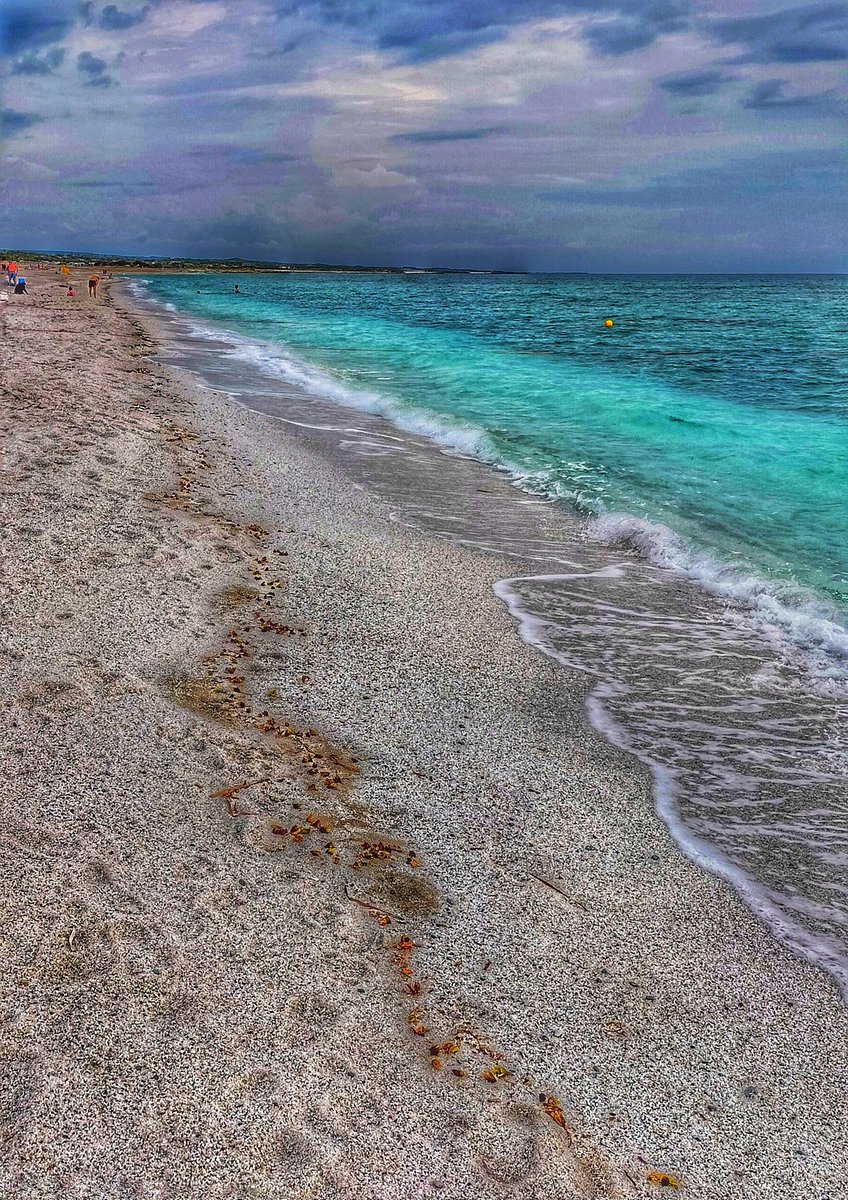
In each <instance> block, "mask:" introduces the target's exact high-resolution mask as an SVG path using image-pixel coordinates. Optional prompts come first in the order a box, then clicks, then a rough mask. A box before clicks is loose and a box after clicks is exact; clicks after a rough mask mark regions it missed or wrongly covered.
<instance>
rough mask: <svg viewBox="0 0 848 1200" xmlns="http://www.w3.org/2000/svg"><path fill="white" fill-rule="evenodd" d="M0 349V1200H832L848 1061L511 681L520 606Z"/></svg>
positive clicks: (623, 797)
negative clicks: (0, 568)
mask: <svg viewBox="0 0 848 1200" xmlns="http://www.w3.org/2000/svg"><path fill="white" fill-rule="evenodd" d="M26 275H27V283H28V286H29V289H30V295H29V296H14V297H12V296H10V297H9V301H8V302H7V303H4V304H3V305H2V306H0V326H2V344H1V345H0V353H2V386H3V404H2V423H3V434H4V459H5V462H4V472H3V480H2V491H0V497H1V498H2V524H3V529H4V560H5V561H4V580H3V645H2V652H3V657H2V663H3V672H4V681H3V690H4V700H3V708H2V711H3V725H4V728H3V733H2V755H3V775H4V780H5V786H4V788H3V800H2V803H3V821H2V833H0V849H2V882H0V937H1V938H2V942H1V943H0V945H2V953H1V954H0V1004H1V1005H2V1010H1V1011H2V1022H1V1023H0V1166H2V1170H0V1197H2V1200H29V1198H30V1197H32V1198H33V1200H34V1198H39V1200H41V1198H51V1200H54V1198H55V1200H60V1198H61V1200H83V1198H85V1200H107V1198H108V1200H130V1198H133V1200H135V1198H139V1200H142V1198H143V1200H178V1198H179V1200H201V1198H203V1200H307V1198H308V1200H330V1198H332V1197H362V1198H371V1197H373V1198H374V1200H395V1198H398V1200H400V1198H401V1197H403V1198H414V1200H419V1198H421V1200H423V1198H425V1197H440V1198H443V1200H477V1198H482V1197H501V1196H510V1197H517V1198H520V1200H571V1198H572V1197H574V1198H578V1197H581V1198H582V1197H607V1196H608V1197H625V1198H626V1197H638V1196H658V1195H672V1194H679V1195H681V1196H691V1197H698V1198H704V1200H707V1198H708V1200H729V1198H731V1197H746V1198H752V1197H755V1198H763V1200H781V1198H786V1200H788V1198H789V1197H797V1196H804V1197H805V1198H808V1200H819V1198H820V1200H825V1198H828V1200H838V1198H839V1197H848V1179H846V1173H845V1169H844V1138H845V1132H846V1129H848V1099H846V1096H848V1089H846V1083H848V1020H846V1008H845V1005H844V1002H843V1000H842V999H841V998H840V996H839V994H838V992H837V990H836V987H835V985H834V983H833V981H832V980H831V979H830V978H829V977H828V976H827V975H825V974H824V972H822V971H820V970H818V969H816V968H815V967H813V966H811V965H810V964H808V963H806V962H803V961H801V960H799V959H796V958H794V957H793V956H791V955H790V954H789V953H788V952H787V951H786V950H784V949H783V948H781V947H780V946H779V945H778V944H777V943H776V942H775V940H774V939H773V938H772V937H771V935H770V934H769V932H768V930H767V929H766V928H765V926H763V925H762V924H761V923H760V922H759V921H758V920H757V919H756V918H755V917H753V916H752V915H751V914H750V913H749V912H748V910H747V909H746V908H745V907H744V905H743V904H742V903H741V901H740V900H739V899H738V898H737V896H736V895H735V894H734V893H733V891H732V890H731V889H730V888H729V886H727V885H726V884H725V883H724V882H722V881H720V880H719V879H717V878H715V877H713V876H711V875H709V874H707V873H705V872H704V871H703V870H701V869H700V868H699V867H697V866H696V865H694V864H692V863H690V862H689V861H688V860H687V859H686V858H685V857H684V856H683V855H682V854H681V853H680V852H679V850H678V849H677V848H676V847H675V845H674V844H673V842H672V840H671V837H670V836H669V834H668V832H667V830H666V828H665V827H664V825H663V824H662V822H661V821H660V820H659V818H658V817H657V815H656V813H655V810H654V806H653V802H652V797H651V786H650V779H649V777H648V774H647V772H646V771H645V770H644V769H643V768H642V767H641V766H640V765H639V764H638V763H637V762H636V761H635V760H634V759H632V758H630V757H629V756H627V755H625V754H623V753H621V752H620V751H618V750H616V749H615V748H614V747H612V746H610V745H609V744H608V743H607V742H605V741H604V740H603V739H602V738H600V736H599V735H597V734H596V733H595V732H594V731H593V730H592V729H591V728H590V727H589V725H588V723H587V721H586V718H585V713H584V702H585V696H586V690H587V682H586V680H585V678H584V677H582V676H580V675H578V674H577V673H569V672H567V671H564V670H562V669H560V668H558V667H557V666H555V665H554V664H553V663H552V662H551V661H549V660H547V659H545V658H544V657H543V656H541V655H540V654H538V653H537V652H535V651H534V650H533V649H532V648H530V647H529V646H527V645H525V644H524V643H523V642H522V641H521V640H520V638H519V636H518V634H517V632H516V630H515V626H514V624H513V622H512V620H511V619H510V617H509V614H508V612H507V610H506V608H505V607H504V605H503V604H502V603H501V602H500V601H499V600H498V599H497V597H496V595H495V594H494V592H493V585H494V584H495V583H496V582H497V581H498V580H499V579H502V578H504V577H507V576H509V575H511V574H513V573H514V565H513V564H511V563H510V562H508V561H506V560H501V559H499V558H498V557H497V556H495V555H489V554H484V553H482V552H476V551H474V550H471V549H467V548H463V547H460V546H456V545H451V544H450V543H448V542H446V541H444V540H439V539H437V538H434V537H428V536H426V535H424V534H421V533H418V532H416V531H414V530H410V529H407V528H404V527H403V526H402V525H399V524H398V523H397V522H393V521H392V520H390V513H389V511H388V509H387V506H386V505H385V504H384V503H383V502H381V501H380V500H379V499H378V498H377V497H374V496H372V495H370V494H369V493H368V492H367V491H365V490H363V489H362V488H361V487H357V486H354V484H353V483H352V482H351V480H349V479H348V478H346V476H345V475H344V474H343V473H342V472H341V471H340V470H339V469H338V468H337V467H334V466H332V465H331V464H329V463H328V462H326V461H324V460H323V459H322V458H321V457H320V456H319V455H318V454H316V452H315V451H314V449H312V448H309V447H308V446H307V445H305V444H304V443H302V442H300V441H298V440H297V439H296V438H295V437H294V436H292V434H291V433H290V432H287V431H285V430H283V428H282V427H281V426H280V424H279V423H278V422H275V421H273V420H272V419H271V418H267V417H263V416H260V415H258V414H256V413H252V412H249V411H248V410H246V409H244V408H242V407H239V406H238V405H236V404H235V403H234V402H233V401H232V400H230V399H227V398H226V397H224V396H221V395H216V394H215V393H213V392H211V391H208V390H203V389H201V388H199V387H192V386H191V384H190V381H188V380H187V379H186V378H184V377H180V378H176V377H175V376H174V375H173V374H169V372H168V371H167V370H166V368H165V366H164V365H163V364H162V363H161V362H160V361H158V360H157V357H156V355H157V349H158V346H157V341H156V331H155V329H154V328H153V327H152V326H151V325H150V324H149V322H148V323H146V322H145V321H144V320H143V318H142V317H141V316H140V315H139V314H138V313H137V312H135V311H134V310H133V309H132V307H131V304H130V300H129V297H128V295H127V293H126V292H125V291H124V290H122V287H121V284H120V282H119V281H117V280H113V281H106V283H105V284H104V285H103V292H102V295H101V296H99V297H98V298H97V300H96V301H91V300H89V299H88V298H87V297H86V296H84V295H83V291H84V287H83V286H82V285H83V284H84V282H85V280H84V279H83V278H82V277H80V279H79V280H78V286H77V297H76V298H75V299H73V300H72V299H69V298H67V297H66V296H65V282H64V281H63V279H62V278H61V277H60V276H59V275H58V274H57V273H56V272H55V271H52V270H45V271H44V272H37V271H31V270H27V272H26Z"/></svg>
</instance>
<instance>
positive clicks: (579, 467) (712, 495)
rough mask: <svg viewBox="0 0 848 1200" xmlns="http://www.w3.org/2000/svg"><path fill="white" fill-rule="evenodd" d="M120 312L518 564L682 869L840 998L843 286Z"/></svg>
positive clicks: (436, 289)
mask: <svg viewBox="0 0 848 1200" xmlns="http://www.w3.org/2000/svg"><path fill="white" fill-rule="evenodd" d="M236 281H237V282H238V284H239V287H240V288H241V294H239V295H236V294H234V291H233V286H234V282H236ZM132 286H133V290H134V291H135V292H136V294H140V295H142V296H146V297H147V299H148V300H152V301H153V302H154V305H155V304H156V303H157V302H158V304H159V305H162V304H164V305H166V306H168V307H169V308H171V309H172V310H173V313H172V315H170V316H169V315H168V314H167V313H165V314H164V320H163V329H164V330H165V340H166V345H167V346H168V347H169V349H168V351H167V353H168V354H169V356H170V357H171V360H172V361H176V362H177V363H178V364H180V365H183V366H184V367H186V368H187V369H189V370H192V371H195V372H196V373H197V374H198V375H199V376H200V378H201V379H203V380H205V381H206V382H207V383H209V384H210V385H211V386H213V387H216V388H221V389H223V390H224V391H226V392H228V393H230V394H231V395H233V396H234V397H235V398H236V399H238V400H239V401H240V402H242V403H244V404H246V405H247V406H248V407H256V408H257V409H258V410H259V411H261V412H265V413H268V414H270V415H272V416H274V417H276V418H277V419H279V420H281V421H283V422H287V423H288V425H287V427H288V428H290V429H295V428H298V427H299V428H300V429H301V432H302V434H303V435H304V436H306V431H310V430H311V431H312V433H311V435H310V436H312V437H317V436H319V432H320V437H323V438H324V439H325V441H324V442H323V443H322V446H323V447H324V449H325V450H327V451H328V452H329V454H330V458H331V460H332V461H336V462H341V463H342V464H343V465H344V467H345V468H346V469H347V470H350V471H352V473H353V478H354V479H360V480H362V481H363V482H364V483H365V484H366V486H369V487H371V488H373V489H374V490H375V491H376V492H377V494H379V495H382V496H384V497H385V498H388V499H389V500H390V502H392V503H393V505H395V509H394V511H395V512H396V514H397V515H398V516H399V518H400V519H403V520H406V521H408V522H409V523H412V524H420V525H423V526H424V527H425V528H427V529H428V530H430V531H435V532H437V533H438V534H439V535H441V536H448V537H451V538H456V539H459V540H461V541H465V542H470V543H471V544H473V545H477V546H483V547H486V548H491V549H494V550H496V551H498V552H504V551H505V552H506V553H508V554H509V555H510V559H511V561H513V562H514V563H515V565H516V574H515V576H514V577H512V578H509V579H504V580H502V581H500V582H499V583H498V585H497V586H496V591H497V593H498V595H499V596H500V597H501V598H502V599H503V601H504V602H505V603H506V604H507V605H508V607H509V610H510V612H511V613H512V614H513V616H514V617H515V620H516V622H517V623H518V625H519V628H520V630H521V633H522V635H523V636H524V637H525V638H526V640H528V641H530V642H531V643H532V644H534V645H535V646H537V647H538V648H539V649H540V650H542V651H543V652H545V653H547V654H549V655H550V656H551V657H553V658H554V659H556V660H557V661H559V662H561V663H563V664H564V665H566V666H569V667H576V668H578V669H579V670H580V671H581V672H583V673H584V674H585V676H586V677H587V678H588V679H589V680H590V681H591V682H590V685H589V694H588V699H587V710H588V714H589V717H590V719H591V721H592V723H593V724H594V725H595V727H596V728H597V729H599V730H600V731H601V732H603V733H604V735H605V736H606V737H607V738H608V739H609V740H610V741H612V742H614V743H616V744H618V745H620V746H622V747H623V748H626V749H627V750H629V751H630V752H631V753H633V754H635V755H636V756H637V757H639V758H640V759H641V760H642V762H643V763H644V764H645V765H646V766H647V767H648V768H649V769H650V771H651V773H652V775H653V779H654V798H655V802H656V806H657V810H658V812H659V813H660V815H661V816H662V817H663V819H664V820H665V822H666V824H667V825H668V827H669V829H670V830H671V832H672V834H673V836H674V837H675V839H676V840H677V842H678V844H679V845H680V846H681V847H682V848H683V849H684V850H685V852H686V853H687V854H689V855H690V856H691V857H692V858H693V859H695V860H696V861H698V862H700V863H702V864H703V865H704V866H705V867H707V868H708V869H710V870H712V871H715V872H716V873H717V874H719V875H722V876H723V877H724V878H725V879H727V880H728V881H729V882H730V883H731V884H732V885H733V886H734V887H735V888H736V890H737V891H738V892H739V894H740V895H741V896H742V897H743V898H744V899H745V901H746V902H747V903H748V904H749V905H750V907H751V908H752V909H753V910H754V911H755V912H757V913H758V914H759V915H760V916H761V917H762V918H763V919H764V920H765V921H766V922H767V923H768V924H769V926H770V927H771V929H772V930H773V931H774V932H775V934H776V935H777V936H778V937H779V938H780V939H781V940H782V941H783V942H784V943H785V944H787V945H789V946H790V947H792V948H793V949H794V950H795V951H797V952H798V953H800V954H802V955H804V956H806V957H808V958H810V959H811V960H813V961H814V962H816V963H819V964H821V965H822V966H825V967H826V968H827V969H828V970H830V971H831V972H832V973H833V975H834V976H835V978H836V979H837V980H838V981H839V983H840V985H841V986H842V988H843V990H844V992H845V994H846V997H848V736H847V735H846V731H848V538H846V531H848V492H847V491H846V488H845V479H846V468H847V467H848V395H846V386H845V384H846V379H848V357H846V349H848V280H846V279H845V278H842V277H821V276H819V277H750V276H745V277H743V276H739V277H718V276H716V277H689V278H684V277H647V276H643V277H629V278H628V277H610V276H607V277H589V276H494V275H492V276H490V275H468V276H449V275H448V276H432V275H422V274H409V275H402V276H383V275H377V274H374V275H363V276H357V275H353V276H351V275H344V274H331V273H327V274H321V275H302V274H291V275H287V274H268V275H243V276H240V277H237V279H236V278H235V277H234V276H232V275H217V276H216V275H212V276H158V277H153V278H150V279H149V280H148V281H146V282H145V283H144V284H142V285H141V287H139V286H138V285H132ZM157 311H158V312H159V314H160V316H162V315H163V314H162V309H161V308H159V309H158V310H157ZM606 319H611V320H612V321H613V322H614V325H613V328H612V329H610V330H608V329H606V328H605V326H604V322H605V320H606ZM292 385H293V386H292ZM339 406H342V407H339ZM345 408H347V409H350V408H353V409H356V410H358V413H357V415H356V416H355V417H354V416H353V415H352V414H350V413H347V414H345V411H344V410H345ZM366 414H373V415H366ZM384 418H387V419H388V422H390V424H387V422H386V420H385V419H384ZM393 425H394V426H395V427H396V428H393V427H392V426H393ZM430 441H432V442H435V443H437V444H438V445H439V446H440V447H441V448H442V449H443V450H444V451H446V452H447V454H448V455H451V456H453V461H450V462H449V461H447V460H446V459H445V456H444V454H440V453H438V452H437V451H436V450H435V449H434V447H432V446H431V445H429V442H430ZM457 455H458V456H459V457H457ZM334 456H335V457H334ZM475 457H476V458H478V459H483V460H484V461H486V462H489V463H491V464H493V465H494V466H496V467H499V468H501V469H502V470H504V471H506V472H508V473H509V476H510V479H511V481H512V482H513V483H514V484H515V486H516V490H515V491H513V489H512V488H510V487H507V486H500V487H494V486H491V484H492V479H491V476H490V475H489V473H488V471H487V470H486V469H485V468H484V467H481V466H480V465H479V464H476V463H473V462H471V461H470V459H472V458H475ZM527 492H530V493H534V494H535V496H536V497H540V498H545V502H543V501H542V499H536V498H530V497H528V496H527V495H526V494H524V493H527ZM519 501H520V503H519ZM558 505H559V506H560V507H561V508H562V510H563V514H562V515H561V514H560V513H559V511H558ZM575 509H577V510H578V511H579V512H582V513H583V514H584V515H585V516H586V518H587V519H586V520H585V521H582V520H575V519H574V516H573V513H574V510H575ZM569 510H570V512H571V514H572V515H570V516H567V515H565V514H566V513H567V512H568V511H569ZM633 550H636V551H637V552H638V553H637V554H633V553H632V551H633ZM666 567H670V568H673V570H671V571H669V570H664V569H658V568H666ZM686 576H688V577H689V578H691V579H693V580H695V581H697V582H698V583H699V584H701V585H703V586H702V588H694V587H691V586H690V585H689V583H688V582H687V581H686V578H685V577H686ZM704 589H706V591H705V590H704ZM709 593H712V595H710V594H709ZM716 596H718V597H719V600H718V601H717V600H716ZM725 601H730V602H731V603H725Z"/></svg>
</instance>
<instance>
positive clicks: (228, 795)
mask: <svg viewBox="0 0 848 1200" xmlns="http://www.w3.org/2000/svg"><path fill="white" fill-rule="evenodd" d="M269 778H270V777H269V776H268V775H265V776H264V777H263V778H262V779H248V780H247V781H246V782H245V783H236V784H234V785H233V786H232V787H226V788H221V789H220V790H219V791H217V792H212V793H211V796H210V799H212V800H223V801H224V802H225V804H226V805H227V812H228V813H229V814H230V816H231V817H255V816H256V813H243V812H239V810H238V809H237V808H236V806H235V805H234V804H233V796H237V795H238V793H239V792H243V791H244V790H245V788H252V787H257V786H258V785H259V784H260V783H268V780H269Z"/></svg>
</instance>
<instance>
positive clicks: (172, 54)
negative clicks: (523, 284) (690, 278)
mask: <svg viewBox="0 0 848 1200" xmlns="http://www.w3.org/2000/svg"><path fill="white" fill-rule="evenodd" d="M0 22H2V23H3V25H4V28H3V41H4V59H5V63H6V72H5V79H4V82H3V89H4V90H3V107H2V138H3V141H2V149H3V156H4V167H3V172H2V185H0V188H1V189H2V195H0V200H2V232H0V240H1V241H2V242H3V243H4V244H7V245H10V244H13V245H16V246H24V247H31V248H40V249H51V248H55V249H77V250H82V249H99V250H101V251H103V252H107V251H108V252H114V253H122V252H132V253H138V254H185V255H194V256H214V257H229V256H233V255H239V256H245V257H259V258H265V259H274V260H281V261H315V260H323V261H335V262H344V263H365V264H377V263H385V264H390V265H401V264H408V265H420V266H424V265H445V266H469V267H485V266H494V267H501V268H508V269H528V270H612V271H628V270H649V271H650V270H657V271H685V270H690V269H691V270H699V271H700V270H707V271H733V270H740V271H751V270H753V271H756V270H788V271H795V270H798V271H805V270H810V271H827V270H843V271H844V270H848V253H846V230H848V210H847V208H846V197H848V176H846V171H845V162H846V134H848V124H846V117H848V107H847V106H846V95H848V71H846V59H848V3H846V2H842V0H837V2H831V0H823V2H821V3H812V4H810V3H792V2H791V0H148V2H147V3H139V0H120V3H117V4H115V3H106V4H104V3H103V2H102V0H86V2H84V3H80V2H79V0H5V3H4V11H3V15H2V16H0Z"/></svg>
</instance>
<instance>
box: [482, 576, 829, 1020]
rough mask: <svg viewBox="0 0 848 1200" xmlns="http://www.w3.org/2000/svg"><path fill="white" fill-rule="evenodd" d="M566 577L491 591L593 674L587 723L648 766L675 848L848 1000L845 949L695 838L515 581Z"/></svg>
mask: <svg viewBox="0 0 848 1200" xmlns="http://www.w3.org/2000/svg"><path fill="white" fill-rule="evenodd" d="M567 578H571V577H570V576H556V575H532V576H515V577H513V578H511V579H501V580H498V581H497V583H495V584H494V585H493V590H494V592H495V595H496V596H498V598H499V599H500V600H502V601H503V603H504V604H505V605H506V608H507V610H508V611H509V613H510V616H511V617H512V618H513V620H514V621H515V623H516V625H517V626H518V633H519V636H520V637H521V639H522V640H523V641H524V642H526V643H527V644H528V645H530V646H533V647H534V648H535V649H537V650H539V651H541V653H543V654H545V655H547V657H549V658H552V659H554V660H555V661H556V662H559V663H560V664H561V665H562V666H566V667H569V668H570V669H572V670H578V671H580V672H581V673H582V674H587V675H593V676H595V677H596V679H597V680H598V682H597V683H595V684H594V686H593V687H592V690H591V692H590V693H589V695H588V696H587V698H586V711H587V714H588V717H589V721H590V723H591V725H592V727H593V728H594V729H596V730H597V731H598V733H600V734H601V735H602V736H603V737H604V738H606V740H607V741H608V742H610V743H611V744H612V745H613V746H616V747H617V748H618V749H620V750H623V751H625V752H627V753H628V754H632V755H634V757H636V758H637V759H639V761H640V762H641V763H643V764H644V765H645V766H646V767H647V768H648V770H649V771H650V773H651V777H652V783H653V786H652V794H653V799H654V807H655V808H656V811H657V815H658V816H659V818H660V820H661V821H662V822H663V824H664V825H665V826H666V828H667V829H668V831H669V833H670V834H671V836H672V838H673V839H674V842H675V844H676V845H677V846H678V848H679V849H680V850H681V851H682V852H683V853H684V854H685V855H686V857H687V858H688V859H690V860H691V861H692V862H693V863H695V864H696V865H697V866H699V867H701V868H702V869H703V870H705V871H708V872H709V873H710V874H712V875H716V876H718V877H719V878H720V879H724V880H725V882H726V883H729V884H730V886H731V887H732V888H733V889H734V890H735V891H736V893H737V895H738V896H739V897H740V898H741V900H742V901H743V902H744V904H745V905H746V906H747V907H748V908H749V909H750V910H751V911H752V912H753V913H755V914H756V916H758V917H759V918H760V919H761V920H762V921H763V922H764V924H765V925H766V926H767V927H768V928H769V929H770V930H771V931H772V933H773V934H774V936H775V937H776V938H777V940H778V941H780V942H781V943H782V944H783V945H785V946H786V947H787V948H788V949H789V950H791V951H793V952H794V953H797V954H800V955H801V956H802V957H803V958H806V959H807V960H808V961H810V962H812V963H814V964H816V965H817V966H820V967H822V968H824V969H825V970H826V971H828V972H829V974H830V975H832V976H833V978H834V979H835V980H836V982H837V984H838V985H839V988H840V990H841V991H842V993H843V995H844V996H845V997H846V999H848V968H846V966H845V965H844V963H845V958H844V948H843V947H842V946H841V945H840V944H839V942H838V941H837V940H836V939H835V938H829V937H823V936H816V935H815V934H811V933H810V932H809V931H808V930H806V929H804V928H803V926H801V925H799V924H798V923H797V922H796V921H793V920H792V918H791V917H789V916H787V914H786V912H785V911H784V910H783V909H782V908H781V907H780V906H779V905H777V904H776V903H775V902H774V901H773V900H771V899H770V898H769V894H768V892H767V891H766V889H765V888H762V887H761V886H760V885H759V884H757V883H756V882H755V881H754V880H753V879H751V878H750V877H749V876H748V875H746V874H745V872H744V871H742V870H741V869H740V868H739V867H737V866H735V865H734V864H733V863H731V862H730V860H729V859H728V858H726V857H725V855H723V854H722V853H721V851H719V850H718V849H716V848H715V847H714V846H711V845H710V844H709V843H708V842H706V841H704V840H703V839H702V838H700V837H698V836H697V834H694V833H693V832H692V831H691V830H690V829H689V828H688V827H687V826H686V824H685V822H684V820H683V818H682V817H681V815H680V809H679V806H678V803H677V791H676V788H675V781H674V775H673V773H672V772H671V771H669V770H668V769H667V768H666V767H664V766H662V764H660V763H658V762H656V761H654V760H653V759H652V758H650V757H649V756H648V755H646V754H644V753H642V752H640V751H639V750H638V749H637V748H636V747H635V746H634V745H633V744H632V743H631V741H630V739H629V738H628V736H627V733H626V731H625V729H624V728H623V726H622V725H620V724H619V723H618V722H617V721H616V720H615V718H614V717H613V716H612V715H611V714H610V712H609V711H608V709H607V708H606V706H605V704H604V700H605V699H606V698H607V696H609V695H611V694H612V693H613V691H614V690H615V686H616V685H615V683H614V682H613V681H611V680H609V679H605V678H604V677H603V672H602V670H601V669H598V670H595V671H593V670H591V668H588V667H586V666H584V665H582V664H577V663H576V662H573V661H571V660H570V659H569V658H568V657H567V655H565V654H562V653H560V652H559V651H557V650H556V649H555V648H554V647H553V645H552V644H551V641H550V639H549V637H548V636H547V631H548V630H549V629H550V628H551V627H552V622H550V621H546V620H544V619H543V618H541V617H538V616H535V615H534V614H533V613H531V612H529V611H528V610H527V609H525V608H524V607H523V606H522V604H521V600H520V597H519V594H518V590H517V587H516V585H517V584H519V583H529V582H535V581H545V582H552V581H554V580H556V579H567Z"/></svg>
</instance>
